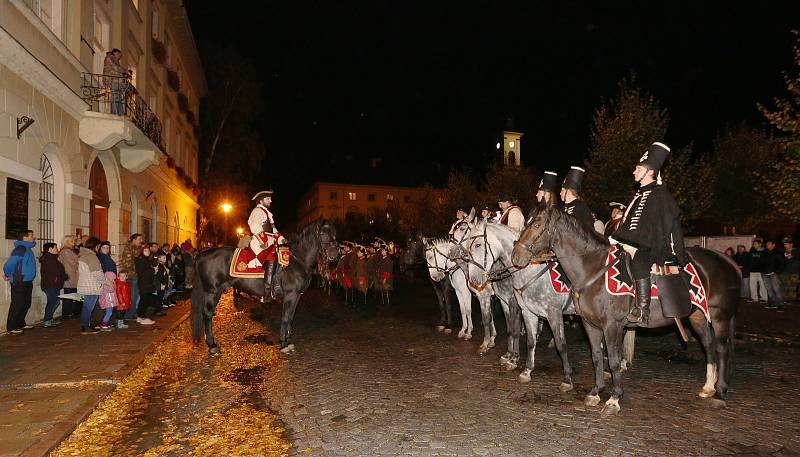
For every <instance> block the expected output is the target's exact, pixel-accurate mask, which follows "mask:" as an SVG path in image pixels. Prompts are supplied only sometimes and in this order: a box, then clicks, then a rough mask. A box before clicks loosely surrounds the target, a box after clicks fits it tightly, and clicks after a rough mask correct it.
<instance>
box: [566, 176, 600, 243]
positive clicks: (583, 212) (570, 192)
mask: <svg viewBox="0 0 800 457" xmlns="http://www.w3.org/2000/svg"><path fill="white" fill-rule="evenodd" d="M585 172H586V171H585V170H584V169H583V168H581V167H571V168H570V169H569V172H567V177H566V178H564V184H562V185H561V200H563V201H564V212H565V213H567V214H569V215H571V216H572V217H574V218H575V219H577V220H578V222H579V223H580V224H581V226H582V227H583V228H584V229H586V231H588V232H593V231H594V219H593V218H592V210H591V209H589V205H587V204H586V202H585V201H583V200H582V199H581V197H580V191H581V183H582V182H583V175H584V173H585Z"/></svg>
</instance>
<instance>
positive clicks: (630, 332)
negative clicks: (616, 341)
mask: <svg viewBox="0 0 800 457" xmlns="http://www.w3.org/2000/svg"><path fill="white" fill-rule="evenodd" d="M635 344H636V329H632V328H629V329H625V338H624V339H623V340H622V371H627V370H628V368H630V367H631V365H633V350H634V346H635Z"/></svg>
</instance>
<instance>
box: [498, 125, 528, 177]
mask: <svg viewBox="0 0 800 457" xmlns="http://www.w3.org/2000/svg"><path fill="white" fill-rule="evenodd" d="M523 135H524V133H521V132H517V131H516V129H515V128H514V121H513V120H512V119H511V118H508V120H507V121H506V127H505V129H504V130H503V134H502V139H500V140H499V141H498V142H497V144H496V145H495V148H496V149H497V152H498V153H499V156H500V157H498V159H499V162H500V163H501V164H503V166H505V167H519V166H521V165H522V136H523Z"/></svg>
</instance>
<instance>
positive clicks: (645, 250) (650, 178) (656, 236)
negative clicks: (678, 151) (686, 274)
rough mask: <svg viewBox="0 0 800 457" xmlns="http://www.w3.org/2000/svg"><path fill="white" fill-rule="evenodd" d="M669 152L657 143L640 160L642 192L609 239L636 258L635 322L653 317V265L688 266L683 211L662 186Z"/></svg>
mask: <svg viewBox="0 0 800 457" xmlns="http://www.w3.org/2000/svg"><path fill="white" fill-rule="evenodd" d="M669 152H670V151H669V148H668V147H667V146H666V145H664V144H662V143H653V144H652V145H650V147H649V148H647V151H645V153H644V155H643V156H642V158H641V159H639V163H638V164H636V168H634V170H633V178H634V180H635V181H636V182H637V183H639V189H638V190H637V191H636V195H634V197H633V200H632V201H631V202H630V204H628V209H627V210H626V211H625V215H624V216H623V218H622V222H621V224H620V227H619V229H618V230H617V231H616V233H614V235H613V237H612V238H609V241H611V242H612V243H619V244H621V245H622V247H623V249H625V251H626V252H628V253H629V254H630V255H631V257H633V260H632V261H631V273H632V274H633V279H634V280H635V281H636V300H634V304H633V306H632V308H631V311H630V313H629V315H628V320H629V321H631V322H645V323H646V322H647V319H648V317H649V311H650V310H649V307H650V287H651V283H650V269H651V267H652V265H653V264H654V263H655V264H658V265H670V264H672V265H678V266H684V265H686V251H685V249H684V246H683V232H682V230H681V220H680V210H679V209H678V204H677V203H676V202H675V199H674V198H673V197H672V195H671V194H670V193H669V191H668V190H667V188H666V187H665V186H663V185H662V183H661V174H660V172H659V170H661V166H662V165H663V164H664V161H665V160H666V159H667V156H668V155H669Z"/></svg>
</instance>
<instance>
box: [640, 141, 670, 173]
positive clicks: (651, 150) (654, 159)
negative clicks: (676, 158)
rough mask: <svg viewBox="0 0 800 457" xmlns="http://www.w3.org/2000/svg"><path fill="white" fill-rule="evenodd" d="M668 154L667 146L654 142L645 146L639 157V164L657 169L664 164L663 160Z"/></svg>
mask: <svg viewBox="0 0 800 457" xmlns="http://www.w3.org/2000/svg"><path fill="white" fill-rule="evenodd" d="M667 156H669V146H667V145H666V144H664V143H659V142H655V143H653V144H651V145H650V147H648V148H647V151H645V152H644V154H643V155H642V157H641V158H640V159H639V165H641V166H643V167H645V168H649V169H651V170H655V171H658V170H660V169H661V167H662V166H663V165H664V161H666V160H667Z"/></svg>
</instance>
